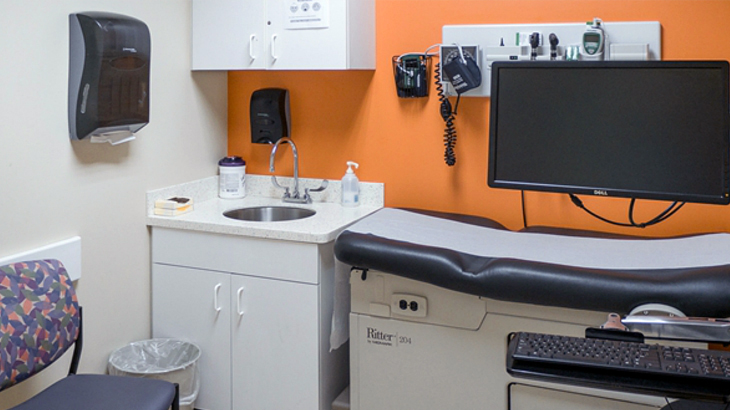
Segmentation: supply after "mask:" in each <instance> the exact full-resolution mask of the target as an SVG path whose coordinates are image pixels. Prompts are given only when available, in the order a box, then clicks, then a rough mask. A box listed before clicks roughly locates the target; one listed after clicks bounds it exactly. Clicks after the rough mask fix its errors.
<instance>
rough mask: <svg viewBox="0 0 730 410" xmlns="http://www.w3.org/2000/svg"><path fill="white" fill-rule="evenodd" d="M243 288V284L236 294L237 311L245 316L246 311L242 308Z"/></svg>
mask: <svg viewBox="0 0 730 410" xmlns="http://www.w3.org/2000/svg"><path fill="white" fill-rule="evenodd" d="M243 289H244V288H243V286H241V287H240V288H238V292H237V294H236V312H238V316H243V315H244V313H246V312H244V311H243V310H242V309H241V294H243Z"/></svg>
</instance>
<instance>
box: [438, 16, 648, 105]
mask: <svg viewBox="0 0 730 410" xmlns="http://www.w3.org/2000/svg"><path fill="white" fill-rule="evenodd" d="M587 27H589V26H587V25H586V23H585V22H580V23H558V24H482V25H448V26H443V29H442V39H441V43H442V44H444V45H446V46H448V45H453V44H461V45H467V44H468V45H478V47H479V52H478V53H477V56H478V58H479V61H477V64H478V65H479V67H481V69H482V84H481V85H480V86H479V87H477V88H474V89H472V90H469V91H467V92H465V93H463V94H462V96H465V97H489V95H490V88H491V63H492V62H494V61H510V60H511V61H522V60H530V55H531V52H532V48H531V46H530V44H529V40H528V39H529V34H532V33H538V34H539V39H540V42H539V46H538V47H537V50H536V51H537V57H536V60H538V61H545V60H549V59H550V45H549V42H548V41H547V38H548V36H549V35H550V34H551V33H554V34H555V35H556V36H557V37H558V39H559V45H558V47H557V54H558V57H557V59H559V60H562V59H565V55H566V51H568V50H569V49H572V48H573V47H578V48H579V47H580V44H581V42H582V40H583V34H584V33H585V32H586V28H587ZM602 27H603V30H604V32H605V37H606V38H605V45H604V52H603V58H604V59H605V60H627V59H628V60H644V59H646V60H661V24H660V23H659V22H658V21H632V22H611V21H608V22H605V21H604V22H603V23H602ZM444 91H445V93H446V95H450V96H455V95H456V93H455V92H454V90H453V88H451V86H450V84H448V83H446V84H445V87H444Z"/></svg>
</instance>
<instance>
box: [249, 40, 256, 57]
mask: <svg viewBox="0 0 730 410" xmlns="http://www.w3.org/2000/svg"><path fill="white" fill-rule="evenodd" d="M254 41H256V34H251V37H249V38H248V56H249V57H251V60H255V59H256V56H255V55H254V53H253V48H254Z"/></svg>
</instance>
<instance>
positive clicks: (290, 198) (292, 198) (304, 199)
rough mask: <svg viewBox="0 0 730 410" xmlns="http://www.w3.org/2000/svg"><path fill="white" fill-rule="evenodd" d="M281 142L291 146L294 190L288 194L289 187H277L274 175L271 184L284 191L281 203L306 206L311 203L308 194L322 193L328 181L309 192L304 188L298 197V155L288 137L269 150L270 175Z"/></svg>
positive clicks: (277, 183) (281, 139)
mask: <svg viewBox="0 0 730 410" xmlns="http://www.w3.org/2000/svg"><path fill="white" fill-rule="evenodd" d="M282 142H288V143H289V145H291V151H292V154H293V155H294V190H293V191H292V192H289V187H284V186H281V185H279V182H278V181H277V180H276V175H272V176H271V182H272V183H273V184H274V186H275V187H277V188H279V189H283V190H284V196H283V197H282V198H281V200H282V201H284V202H293V203H298V204H308V203H310V202H312V197H311V196H309V193H310V192H319V191H324V189H325V188H327V185H328V181H327V180H324V181H322V185H321V186H320V187H319V188H317V189H312V190H310V189H308V188H306V189H304V195H299V154H298V153H297V146H296V145H295V144H294V141H292V140H291V138H289V137H282V138H280V139H279V140H278V141H276V144H274V148H272V149H271V156H270V157H269V171H270V172H271V173H273V172H274V159H275V158H276V150H277V149H278V148H279V144H281V143H282Z"/></svg>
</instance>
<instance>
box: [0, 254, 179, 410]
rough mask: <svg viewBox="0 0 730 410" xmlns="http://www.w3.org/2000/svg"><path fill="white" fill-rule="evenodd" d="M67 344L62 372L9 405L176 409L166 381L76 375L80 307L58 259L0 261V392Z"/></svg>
mask: <svg viewBox="0 0 730 410" xmlns="http://www.w3.org/2000/svg"><path fill="white" fill-rule="evenodd" d="M74 344H75V345H74ZM71 346H74V349H73V356H72V359H71V366H70V369H69V373H68V376H67V377H64V378H63V379H61V380H59V381H57V382H56V383H54V384H53V385H51V386H50V387H48V388H47V389H45V390H43V391H42V392H41V393H39V394H37V395H36V396H34V397H32V398H30V399H29V400H28V401H26V402H24V403H22V404H20V405H18V406H16V407H13V408H12V409H11V410H82V409H83V410H166V409H168V408H170V407H172V409H173V410H178V408H179V393H178V387H177V385H174V384H172V383H169V382H166V381H163V380H153V379H144V378H134V377H122V376H108V375H101V374H83V375H77V374H76V370H77V369H78V364H79V359H80V358H81V347H82V326H81V308H80V307H79V304H78V301H77V299H76V293H75V292H74V289H73V284H72V283H71V279H70V278H69V277H68V274H67V272H66V269H65V268H64V267H63V265H62V264H61V262H59V261H57V260H42V261H28V262H20V263H13V264H9V265H4V266H0V391H2V390H4V389H7V388H9V387H11V386H13V385H16V384H18V383H21V382H22V381H24V380H26V379H28V378H29V377H32V376H33V375H35V374H37V373H38V372H40V371H41V370H43V369H45V368H46V367H48V366H50V365H51V364H52V363H53V362H55V361H56V360H57V359H58V358H60V357H61V356H62V355H63V354H64V353H65V352H66V351H67V350H68V349H69V348H70V347H71Z"/></svg>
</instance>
